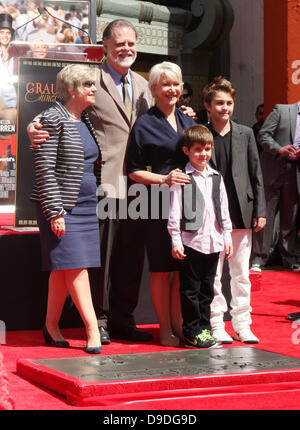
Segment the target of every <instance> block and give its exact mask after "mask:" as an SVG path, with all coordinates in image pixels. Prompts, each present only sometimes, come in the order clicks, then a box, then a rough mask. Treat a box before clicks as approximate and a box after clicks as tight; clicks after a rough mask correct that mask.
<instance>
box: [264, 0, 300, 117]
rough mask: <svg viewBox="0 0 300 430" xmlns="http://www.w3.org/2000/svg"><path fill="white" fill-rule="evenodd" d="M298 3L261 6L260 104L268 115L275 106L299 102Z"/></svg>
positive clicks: (275, 1) (283, 0)
mask: <svg viewBox="0 0 300 430" xmlns="http://www.w3.org/2000/svg"><path fill="white" fill-rule="evenodd" d="M299 29H300V1H299V0H265V2H264V33H265V34H264V62H265V64H264V103H265V115H268V114H269V113H270V111H271V110H272V108H273V106H274V105H275V104H276V103H295V102H296V101H299V100H300V44H299Z"/></svg>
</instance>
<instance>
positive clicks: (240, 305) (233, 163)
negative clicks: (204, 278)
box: [203, 77, 266, 343]
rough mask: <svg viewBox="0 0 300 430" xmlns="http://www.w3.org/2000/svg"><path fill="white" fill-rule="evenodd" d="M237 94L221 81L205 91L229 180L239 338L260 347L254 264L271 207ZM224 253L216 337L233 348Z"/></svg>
mask: <svg viewBox="0 0 300 430" xmlns="http://www.w3.org/2000/svg"><path fill="white" fill-rule="evenodd" d="M235 97H236V91H235V89H234V88H233V86H232V84H231V82H229V81H228V80H226V79H225V78H223V77H217V78H215V79H214V80H213V81H212V82H211V83H209V84H208V85H206V87H205V88H204V90H203V98H204V106H205V108H206V109H207V111H208V112H209V115H210V118H211V123H210V124H209V128H210V130H211V131H212V133H213V136H214V147H215V151H214V152H213V154H212V158H211V166H212V167H213V168H215V169H216V170H218V171H219V172H220V173H221V175H222V177H223V178H224V183H225V187H226V191H227V195H228V202H229V213H230V218H231V221H232V228H233V230H232V243H233V248H234V255H233V257H232V259H231V260H230V261H229V272H230V276H231V282H230V286H231V297H232V298H231V303H230V307H231V310H230V313H231V317H232V325H233V329H234V338H235V339H236V340H239V341H241V342H244V343H258V338H257V337H256V336H255V335H254V334H253V333H252V331H251V330H250V325H251V322H252V321H251V315H250V313H251V310H252V309H251V306H250V290H251V283H250V280H249V258H250V253H251V244H252V230H251V228H252V227H253V228H254V231H255V232H257V231H260V230H261V229H262V228H263V227H264V226H265V224H266V204H265V196H264V187H263V179H262V172H261V167H260V161H259V155H258V151H257V146H256V142H255V138H254V134H253V131H252V129H251V128H250V127H246V126H244V125H241V124H237V123H235V122H233V121H231V120H230V118H231V116H232V113H233V109H234V101H235ZM223 263H224V253H221V254H220V259H219V264H218V268H217V274H216V278H215V284H214V299H213V302H212V304H211V326H212V335H213V337H214V338H215V339H216V341H218V342H222V343H232V337H231V336H229V334H228V333H227V332H226V331H225V324H224V320H223V317H224V312H226V311H227V303H226V299H225V297H224V295H223V293H222V284H221V276H222V271H223Z"/></svg>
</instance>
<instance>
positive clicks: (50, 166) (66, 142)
mask: <svg viewBox="0 0 300 430" xmlns="http://www.w3.org/2000/svg"><path fill="white" fill-rule="evenodd" d="M81 119H82V121H84V122H85V123H86V125H87V127H88V129H89V131H90V133H91V134H92V136H93V137H94V139H95V141H96V143H97V145H98V142H97V138H96V134H95V131H94V129H93V127H92V124H91V122H90V120H89V117H88V115H87V113H86V112H83V114H82V118H81ZM34 121H39V122H41V124H43V127H44V128H45V129H46V130H47V131H48V132H49V135H50V136H49V138H48V139H47V140H46V142H45V143H43V144H42V145H41V146H40V147H39V148H36V149H34V167H35V184H34V187H33V191H32V194H31V200H33V201H38V202H40V203H41V205H42V209H43V213H44V215H45V218H46V219H47V220H50V219H51V218H54V217H56V216H58V215H62V214H64V213H65V209H72V208H73V207H74V206H75V204H76V202H77V198H78V194H79V190H80V184H81V180H82V175H83V169H84V152H83V145H82V141H81V137H80V134H79V132H78V130H77V127H76V122H74V121H72V120H70V114H69V112H68V111H67V110H66V108H65V107H64V106H63V105H62V104H61V103H60V102H56V103H55V104H54V105H53V106H51V107H50V108H49V109H47V110H46V111H44V112H42V113H41V114H40V115H38V117H36V118H35V119H34ZM98 146H99V145H98ZM95 175H96V178H97V184H98V185H99V184H100V176H101V163H100V157H99V163H97V164H96V166H95Z"/></svg>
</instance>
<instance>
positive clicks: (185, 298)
mask: <svg viewBox="0 0 300 430" xmlns="http://www.w3.org/2000/svg"><path fill="white" fill-rule="evenodd" d="M182 143H183V152H184V153H185V154H186V155H187V156H188V158H189V162H188V163H187V165H186V166H185V172H186V173H187V174H188V175H189V176H190V178H191V181H190V183H189V184H186V185H184V186H180V185H173V186H172V188H171V204H170V214H169V221H168V230H169V233H170V235H171V238H172V255H173V257H174V258H177V259H179V260H181V262H180V269H179V279H180V296H181V312H182V317H183V324H182V334H183V338H184V343H185V345H186V346H187V347H191V348H192V347H195V348H216V347H221V346H222V345H221V344H220V343H217V342H216V341H215V340H214V338H213V337H212V336H211V334H210V330H211V326H210V304H211V302H212V300H213V297H214V291H213V286H214V278H215V275H216V270H217V265H218V260H219V253H220V251H223V250H224V252H225V254H226V258H227V259H229V258H230V257H231V255H232V243H231V235H230V232H231V229H232V228H231V221H230V217H229V210H228V201H227V195H226V191H225V186H224V182H223V179H222V177H221V175H220V174H219V173H218V172H217V171H215V170H213V169H212V168H211V167H210V166H209V165H208V162H209V160H210V158H211V154H212V150H213V136H212V134H211V132H210V131H209V130H208V129H207V128H206V127H205V126H203V125H193V126H192V127H190V128H189V129H187V130H185V131H184V132H183V134H182Z"/></svg>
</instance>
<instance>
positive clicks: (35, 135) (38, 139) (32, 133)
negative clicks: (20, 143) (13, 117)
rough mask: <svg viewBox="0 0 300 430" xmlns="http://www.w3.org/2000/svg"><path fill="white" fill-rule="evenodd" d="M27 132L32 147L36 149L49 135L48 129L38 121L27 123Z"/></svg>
mask: <svg viewBox="0 0 300 430" xmlns="http://www.w3.org/2000/svg"><path fill="white" fill-rule="evenodd" d="M27 134H28V137H29V140H30V142H31V147H32V148H33V149H38V148H39V147H40V145H41V143H44V142H45V141H46V140H47V139H48V137H49V133H48V131H46V130H44V129H43V126H42V124H40V123H39V122H31V123H29V125H28V127H27Z"/></svg>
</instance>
